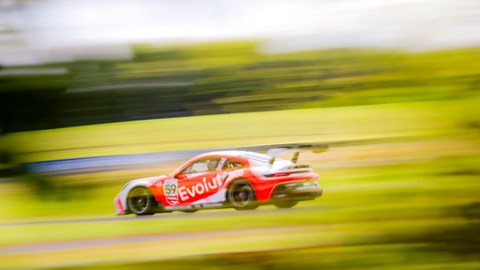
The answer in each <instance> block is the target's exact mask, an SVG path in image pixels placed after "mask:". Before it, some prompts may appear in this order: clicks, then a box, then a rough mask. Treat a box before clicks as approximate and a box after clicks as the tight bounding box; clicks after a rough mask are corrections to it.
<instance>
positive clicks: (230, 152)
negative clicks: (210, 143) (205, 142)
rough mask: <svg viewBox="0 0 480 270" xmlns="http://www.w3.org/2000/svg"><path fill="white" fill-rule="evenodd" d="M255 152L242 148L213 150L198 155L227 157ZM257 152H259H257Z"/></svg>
mask: <svg viewBox="0 0 480 270" xmlns="http://www.w3.org/2000/svg"><path fill="white" fill-rule="evenodd" d="M249 153H255V152H250V151H240V150H224V151H213V152H208V153H204V154H201V155H199V156H198V157H208V156H225V157H242V155H245V154H247V155H248V154H249ZM255 154H257V153H255Z"/></svg>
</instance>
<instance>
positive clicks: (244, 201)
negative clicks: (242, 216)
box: [227, 180, 258, 210]
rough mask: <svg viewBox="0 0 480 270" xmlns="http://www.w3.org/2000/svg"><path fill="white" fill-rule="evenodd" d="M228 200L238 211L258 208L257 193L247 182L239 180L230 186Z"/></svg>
mask: <svg viewBox="0 0 480 270" xmlns="http://www.w3.org/2000/svg"><path fill="white" fill-rule="evenodd" d="M227 200H228V202H229V203H230V205H231V206H233V207H234V208H235V209H237V210H251V209H255V208H257V207H258V203H257V202H256V200H257V199H256V197H255V191H254V190H253V188H252V186H251V185H250V183H248V182H247V181H245V180H238V181H235V182H233V183H232V184H230V186H229V187H228V192H227Z"/></svg>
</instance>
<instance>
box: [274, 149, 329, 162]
mask: <svg viewBox="0 0 480 270" xmlns="http://www.w3.org/2000/svg"><path fill="white" fill-rule="evenodd" d="M270 147H271V146H270ZM292 150H294V151H295V152H294V153H293V156H292V158H291V162H292V163H297V161H298V157H299V156H300V151H302V150H310V151H312V152H313V153H323V152H326V151H328V144H284V145H281V147H278V146H276V147H272V148H269V149H268V150H267V155H269V156H272V159H270V161H269V163H270V164H273V163H274V162H275V158H276V157H277V156H279V155H280V154H281V153H284V152H286V151H292Z"/></svg>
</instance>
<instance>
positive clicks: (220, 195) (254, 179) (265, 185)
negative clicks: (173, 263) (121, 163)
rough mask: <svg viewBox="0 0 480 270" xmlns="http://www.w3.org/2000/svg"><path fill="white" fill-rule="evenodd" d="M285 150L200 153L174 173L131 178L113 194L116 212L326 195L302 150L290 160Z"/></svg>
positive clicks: (245, 205)
mask: <svg viewBox="0 0 480 270" xmlns="http://www.w3.org/2000/svg"><path fill="white" fill-rule="evenodd" d="M284 150H286V148H276V149H270V151H269V152H267V154H261V153H257V152H252V151H238V150H236V151H232V150H229V151H215V152H209V153H205V154H201V155H198V156H196V157H194V158H192V159H190V160H189V161H188V162H186V163H185V164H183V165H182V166H180V167H179V168H178V169H176V170H175V171H173V172H172V173H171V174H169V175H162V176H156V177H149V178H142V179H137V180H133V181H130V182H128V183H127V184H126V185H125V186H124V187H123V189H122V190H121V192H120V193H119V194H118V195H117V196H116V197H115V199H114V204H115V212H116V214H118V215H126V214H135V215H138V216H141V215H153V214H155V213H162V212H172V211H176V210H179V211H184V212H195V211H197V210H199V209H207V208H224V207H232V208H235V209H237V210H248V209H255V208H257V207H258V206H259V205H264V204H274V205H275V206H277V207H279V208H290V207H292V206H294V205H296V204H297V203H298V202H299V201H305V200H312V199H315V198H317V197H319V196H321V195H322V188H321V187H320V186H319V183H318V175H317V174H316V173H314V172H313V171H312V169H311V168H310V167H309V166H308V165H299V164H296V162H297V160H298V155H299V151H297V152H295V153H294V154H293V157H292V159H291V160H286V159H282V158H280V157H277V156H278V153H279V152H282V151H284Z"/></svg>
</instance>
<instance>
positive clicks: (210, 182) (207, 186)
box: [178, 170, 243, 201]
mask: <svg viewBox="0 0 480 270" xmlns="http://www.w3.org/2000/svg"><path fill="white" fill-rule="evenodd" d="M241 176H243V170H237V171H232V172H223V173H219V174H217V175H215V176H214V177H213V178H211V179H207V178H206V177H203V179H202V181H201V182H200V183H197V184H195V185H193V186H190V187H188V186H181V187H178V195H179V196H180V199H181V200H182V201H187V200H189V199H192V198H196V197H198V196H201V195H203V194H204V193H208V192H210V191H216V190H218V189H219V188H220V187H222V186H223V184H224V183H225V182H228V181H230V180H232V179H234V178H237V177H241ZM187 181H188V180H187Z"/></svg>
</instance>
